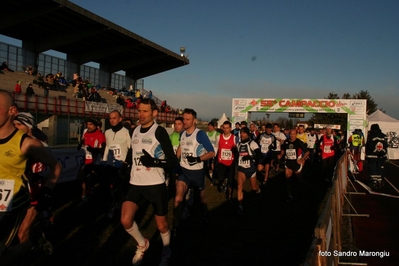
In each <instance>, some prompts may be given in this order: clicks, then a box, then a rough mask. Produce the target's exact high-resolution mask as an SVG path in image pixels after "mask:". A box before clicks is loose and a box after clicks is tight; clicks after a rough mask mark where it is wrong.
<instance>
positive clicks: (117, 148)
mask: <svg viewBox="0 0 399 266" xmlns="http://www.w3.org/2000/svg"><path fill="white" fill-rule="evenodd" d="M109 150H110V151H111V152H112V155H114V158H115V159H117V160H121V158H122V151H121V145H119V144H114V145H111V146H109Z"/></svg>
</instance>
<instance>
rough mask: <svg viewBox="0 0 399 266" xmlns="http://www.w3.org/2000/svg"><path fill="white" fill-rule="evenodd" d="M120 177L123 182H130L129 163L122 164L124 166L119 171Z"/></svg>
mask: <svg viewBox="0 0 399 266" xmlns="http://www.w3.org/2000/svg"><path fill="white" fill-rule="evenodd" d="M118 176H119V177H120V178H121V179H122V180H123V181H129V179H130V169H129V166H128V164H127V163H122V166H121V167H120V168H119V170H118Z"/></svg>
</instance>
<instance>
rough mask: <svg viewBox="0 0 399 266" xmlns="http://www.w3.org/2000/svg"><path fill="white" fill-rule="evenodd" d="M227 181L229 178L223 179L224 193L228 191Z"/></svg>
mask: <svg viewBox="0 0 399 266" xmlns="http://www.w3.org/2000/svg"><path fill="white" fill-rule="evenodd" d="M227 181H228V179H227V178H225V179H224V181H223V184H222V191H223V193H226V191H227Z"/></svg>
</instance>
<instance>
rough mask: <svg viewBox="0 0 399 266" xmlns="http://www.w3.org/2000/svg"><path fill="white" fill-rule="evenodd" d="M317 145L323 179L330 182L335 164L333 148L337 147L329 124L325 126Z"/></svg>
mask: <svg viewBox="0 0 399 266" xmlns="http://www.w3.org/2000/svg"><path fill="white" fill-rule="evenodd" d="M319 147H320V152H321V167H322V169H323V173H324V180H325V181H326V182H328V183H331V182H332V178H333V173H334V166H335V149H336V147H338V144H337V140H336V139H335V138H334V136H333V134H332V128H331V126H327V127H326V132H325V134H324V135H323V136H322V137H321V138H320V140H319Z"/></svg>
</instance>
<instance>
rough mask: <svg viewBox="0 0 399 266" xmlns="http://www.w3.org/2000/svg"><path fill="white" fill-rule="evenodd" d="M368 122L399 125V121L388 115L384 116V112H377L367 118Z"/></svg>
mask: <svg viewBox="0 0 399 266" xmlns="http://www.w3.org/2000/svg"><path fill="white" fill-rule="evenodd" d="M368 120H369V122H372V121H374V122H394V123H399V120H397V119H395V118H393V117H390V116H389V115H387V114H385V113H384V112H382V111H380V110H377V111H375V112H374V113H372V114H371V115H369V116H368Z"/></svg>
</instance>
